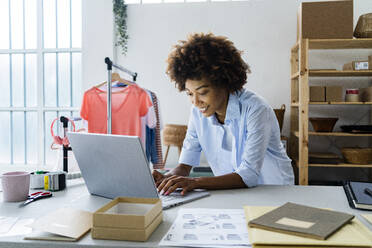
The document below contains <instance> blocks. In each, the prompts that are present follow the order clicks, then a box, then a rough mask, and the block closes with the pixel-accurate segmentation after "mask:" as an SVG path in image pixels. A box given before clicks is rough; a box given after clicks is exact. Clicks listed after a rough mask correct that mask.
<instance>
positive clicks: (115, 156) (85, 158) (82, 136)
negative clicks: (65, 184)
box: [67, 133, 209, 209]
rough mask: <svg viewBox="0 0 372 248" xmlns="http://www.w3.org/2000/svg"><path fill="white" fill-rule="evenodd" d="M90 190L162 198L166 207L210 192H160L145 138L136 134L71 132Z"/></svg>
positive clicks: (98, 193)
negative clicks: (146, 150) (151, 168)
mask: <svg viewBox="0 0 372 248" xmlns="http://www.w3.org/2000/svg"><path fill="white" fill-rule="evenodd" d="M67 136H68V139H69V141H70V143H71V147H72V151H73V153H74V155H75V158H76V160H77V162H78V165H79V167H80V170H81V174H82V176H83V178H84V180H85V183H86V185H87V188H88V190H89V193H91V194H93V195H98V196H103V197H107V198H111V199H112V198H115V197H118V196H122V197H142V198H159V197H160V198H161V200H162V203H163V209H167V208H170V207H173V206H177V205H180V204H183V203H186V202H190V201H193V200H196V199H199V198H201V197H204V196H207V195H209V193H208V192H207V191H202V190H200V191H199V190H195V191H192V192H189V193H188V194H187V195H185V196H181V194H180V193H179V192H175V193H172V194H170V195H169V196H163V195H161V196H160V195H159V194H158V191H157V189H156V186H155V182H154V179H153V177H152V175H151V171H150V168H149V164H148V161H147V159H146V156H145V153H144V151H143V148H142V145H141V141H140V139H139V138H138V137H135V136H124V135H107V134H91V133H68V134H67Z"/></svg>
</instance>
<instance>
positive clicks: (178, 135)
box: [163, 124, 187, 147]
mask: <svg viewBox="0 0 372 248" xmlns="http://www.w3.org/2000/svg"><path fill="white" fill-rule="evenodd" d="M186 131H187V126H185V125H176V124H166V125H165V127H164V129H163V144H164V145H166V146H170V145H173V146H178V147H180V146H182V144H183V140H184V139H185V136H186Z"/></svg>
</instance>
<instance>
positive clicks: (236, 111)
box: [209, 93, 240, 125]
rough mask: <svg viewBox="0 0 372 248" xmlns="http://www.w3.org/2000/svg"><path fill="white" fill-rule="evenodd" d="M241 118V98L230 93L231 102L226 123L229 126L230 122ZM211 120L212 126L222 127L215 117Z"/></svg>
mask: <svg viewBox="0 0 372 248" xmlns="http://www.w3.org/2000/svg"><path fill="white" fill-rule="evenodd" d="M239 117H240V107H239V97H238V96H237V95H236V94H233V93H230V95H229V100H228V102H227V108H226V116H225V123H226V124H228V122H230V121H232V120H234V119H239ZM209 119H210V120H211V121H212V124H214V125H221V124H220V123H219V122H218V120H217V118H216V116H215V115H212V116H210V117H209Z"/></svg>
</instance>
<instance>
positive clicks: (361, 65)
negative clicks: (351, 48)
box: [353, 60, 369, 71]
mask: <svg viewBox="0 0 372 248" xmlns="http://www.w3.org/2000/svg"><path fill="white" fill-rule="evenodd" d="M368 64H369V63H368V61H366V60H365V61H353V70H355V71H360V70H368V68H369V66H368Z"/></svg>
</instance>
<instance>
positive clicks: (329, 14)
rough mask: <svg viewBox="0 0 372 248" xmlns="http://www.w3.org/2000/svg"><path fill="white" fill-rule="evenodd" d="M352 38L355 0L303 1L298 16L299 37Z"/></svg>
mask: <svg viewBox="0 0 372 248" xmlns="http://www.w3.org/2000/svg"><path fill="white" fill-rule="evenodd" d="M299 38H309V39H352V38H353V1H352V0H341V1H323V2H303V3H301V5H300V7H299V11H298V17H297V39H299Z"/></svg>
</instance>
